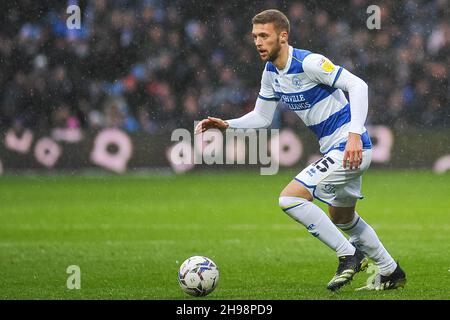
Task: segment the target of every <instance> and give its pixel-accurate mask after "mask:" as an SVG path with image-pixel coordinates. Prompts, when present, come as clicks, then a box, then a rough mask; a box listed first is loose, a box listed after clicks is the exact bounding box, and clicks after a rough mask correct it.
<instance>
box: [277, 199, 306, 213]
mask: <svg viewBox="0 0 450 320" xmlns="http://www.w3.org/2000/svg"><path fill="white" fill-rule="evenodd" d="M307 201H308V200H307V199H304V198H300V197H286V196H280V197H279V198H278V205H279V206H280V208H281V210H283V211H284V212H287V211H288V210H290V209H293V208H294V207H297V206H300V205H301V204H302V203H304V202H307Z"/></svg>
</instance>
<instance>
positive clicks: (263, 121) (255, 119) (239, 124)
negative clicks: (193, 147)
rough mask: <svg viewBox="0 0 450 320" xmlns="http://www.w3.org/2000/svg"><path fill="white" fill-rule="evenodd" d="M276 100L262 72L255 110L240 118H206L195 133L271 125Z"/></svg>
mask: <svg viewBox="0 0 450 320" xmlns="http://www.w3.org/2000/svg"><path fill="white" fill-rule="evenodd" d="M278 100H279V99H278V98H277V96H276V94H275V91H274V90H273V87H272V84H271V79H270V74H269V72H268V71H266V70H264V72H263V75H262V79H261V89H260V91H259V95H258V98H257V99H256V104H255V108H254V109H253V110H252V111H250V112H249V113H247V114H245V115H243V116H242V117H240V118H236V119H230V120H222V119H219V118H213V117H208V118H207V119H203V120H202V121H200V122H199V123H198V125H197V126H196V128H195V133H201V132H204V131H206V130H208V129H211V128H217V129H221V130H225V129H227V128H236V129H237V128H243V129H260V128H267V127H269V126H270V125H271V123H272V120H273V115H274V113H275V110H276V108H277V104H278Z"/></svg>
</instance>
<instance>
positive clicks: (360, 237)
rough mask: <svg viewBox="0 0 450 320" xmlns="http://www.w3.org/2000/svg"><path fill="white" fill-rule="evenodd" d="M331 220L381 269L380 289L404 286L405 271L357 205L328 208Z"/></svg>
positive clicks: (378, 285)
mask: <svg viewBox="0 0 450 320" xmlns="http://www.w3.org/2000/svg"><path fill="white" fill-rule="evenodd" d="M328 211H329V214H330V217H331V220H332V221H333V223H334V224H335V225H336V226H337V227H339V228H340V229H341V230H342V231H344V232H345V233H346V234H348V235H349V236H350V239H349V241H350V242H351V243H352V244H354V245H355V247H357V248H358V249H360V250H361V251H363V252H364V253H365V254H366V255H367V256H368V257H369V258H371V259H372V260H373V261H374V262H375V263H376V264H377V266H378V268H379V269H380V276H379V281H378V282H379V283H378V284H377V285H376V287H378V288H379V289H382V290H384V289H395V288H398V287H403V286H404V284H405V282H406V275H405V273H404V271H403V270H402V269H401V268H400V267H399V266H398V264H397V263H396V262H395V261H394V259H393V258H392V256H391V255H390V254H389V252H388V251H387V250H386V249H385V247H384V246H383V244H382V243H381V241H380V239H379V238H378V236H377V234H376V232H375V230H374V229H373V228H372V227H371V226H370V225H369V224H367V223H366V222H365V221H364V219H363V218H361V217H360V216H359V215H358V213H357V212H356V211H355V206H351V207H334V206H329V208H328Z"/></svg>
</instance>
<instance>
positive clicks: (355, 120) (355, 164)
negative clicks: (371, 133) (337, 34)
mask: <svg viewBox="0 0 450 320" xmlns="http://www.w3.org/2000/svg"><path fill="white" fill-rule="evenodd" d="M303 69H304V70H305V73H306V74H307V75H308V76H309V77H310V78H311V79H312V80H313V81H316V82H318V83H324V84H326V85H329V86H331V87H334V88H338V89H342V90H344V91H347V92H348V94H349V98H350V112H351V121H350V129H349V134H348V140H347V144H346V147H345V152H344V160H343V161H344V162H343V166H344V168H346V167H347V165H348V166H349V168H350V169H353V168H354V169H357V168H359V166H360V165H361V163H362V141H361V134H363V133H364V123H365V122H366V118H367V110H368V104H369V103H368V87H367V84H366V83H365V82H364V81H363V80H362V79H360V78H359V77H357V76H355V75H354V74H352V73H351V72H349V71H347V70H346V69H344V68H343V67H340V66H335V65H334V64H333V63H332V62H331V61H330V60H328V59H327V58H326V57H324V56H322V55H320V54H310V55H308V56H307V57H306V58H305V59H304V61H303Z"/></svg>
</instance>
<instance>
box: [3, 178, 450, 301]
mask: <svg viewBox="0 0 450 320" xmlns="http://www.w3.org/2000/svg"><path fill="white" fill-rule="evenodd" d="M294 175H295V172H292V171H284V172H281V173H279V174H278V175H276V176H260V175H259V174H258V172H236V171H234V172H230V171H228V172H197V173H192V174H186V175H181V176H164V175H161V176H157V175H153V176H144V177H137V176H124V177H120V176H109V175H106V176H97V177H68V176H46V177H40V176H37V177H36V176H35V177H14V176H4V177H2V178H0V221H1V223H0V274H1V277H0V299H445V300H447V299H449V298H450V174H448V173H447V174H445V175H435V174H433V173H431V172H425V171H422V172H413V171H377V170H369V172H368V173H367V174H366V175H365V176H364V179H363V193H364V195H365V197H366V198H365V199H364V200H362V201H360V202H359V204H358V207H357V209H358V212H359V213H360V215H361V216H363V217H364V219H365V220H366V221H367V222H368V223H370V224H371V225H372V226H373V227H374V228H375V230H376V231H377V233H378V235H379V236H380V238H381V240H382V241H383V243H384V245H385V246H386V248H387V249H388V250H389V251H390V253H391V254H392V255H393V256H394V257H395V258H396V259H398V260H399V261H400V264H401V265H402V267H403V268H404V269H405V271H406V272H407V278H408V283H407V285H406V287H405V289H403V290H396V291H388V292H367V291H366V292H361V291H355V288H357V287H360V286H363V285H364V284H365V281H366V279H367V278H368V277H369V276H370V274H368V273H366V272H362V273H360V274H358V275H357V276H356V277H355V279H354V281H353V282H352V284H351V285H348V286H346V287H344V288H343V289H341V290H340V292H339V293H331V292H328V291H327V290H326V284H327V282H328V281H329V280H330V279H331V277H332V276H333V274H334V272H335V269H336V266H337V258H336V256H335V254H334V253H333V252H331V251H330V250H329V249H328V248H327V247H325V246H324V245H323V244H322V243H321V242H320V241H318V240H317V239H315V238H314V237H312V236H311V235H309V234H308V232H307V231H306V230H305V229H304V227H303V226H301V225H299V224H297V223H296V222H295V221H293V220H291V219H290V218H289V217H288V216H287V215H286V214H285V213H283V212H282V211H281V210H280V209H279V207H278V195H279V192H280V191H281V190H282V188H283V187H284V186H285V185H286V184H287V183H288V182H289V181H290V179H291V178H292V177H293V176H294ZM321 207H322V208H325V206H323V205H322V204H321ZM192 255H205V256H208V257H210V258H211V259H213V260H214V261H215V262H216V263H217V264H218V266H219V269H220V281H219V286H218V287H217V289H216V290H215V291H214V292H213V293H212V294H211V295H209V296H207V297H203V298H194V297H190V296H188V295H186V294H185V293H183V292H182V291H181V289H180V287H179V285H178V282H177V272H178V268H179V266H180V264H181V262H182V261H183V260H184V259H186V258H188V257H189V256H192ZM69 265H78V266H79V267H80V269H81V289H80V290H69V289H67V287H66V280H67V277H68V276H69V275H68V274H67V273H66V268H67V267H68V266H69Z"/></svg>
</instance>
